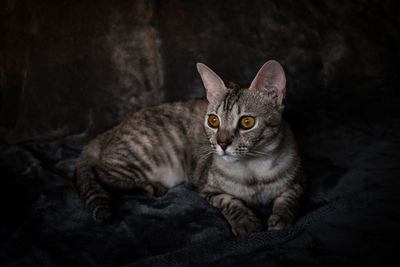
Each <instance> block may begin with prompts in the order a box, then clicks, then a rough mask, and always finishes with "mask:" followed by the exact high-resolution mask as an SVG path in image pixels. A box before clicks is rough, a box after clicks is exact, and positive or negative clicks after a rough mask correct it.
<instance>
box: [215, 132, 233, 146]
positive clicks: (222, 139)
mask: <svg viewBox="0 0 400 267" xmlns="http://www.w3.org/2000/svg"><path fill="white" fill-rule="evenodd" d="M232 138H233V136H231V134H230V132H229V131H227V130H225V129H222V130H220V131H219V132H218V136H217V143H218V145H219V146H220V147H221V148H222V150H226V148H227V147H228V146H229V145H230V144H232Z"/></svg>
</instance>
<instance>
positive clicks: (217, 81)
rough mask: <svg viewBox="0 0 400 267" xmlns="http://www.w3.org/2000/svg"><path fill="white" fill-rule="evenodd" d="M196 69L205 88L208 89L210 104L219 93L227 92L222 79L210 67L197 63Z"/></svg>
mask: <svg viewBox="0 0 400 267" xmlns="http://www.w3.org/2000/svg"><path fill="white" fill-rule="evenodd" d="M196 67H197V71H198V72H199V73H200V76H201V79H202V80H203V84H204V87H205V88H206V93H207V99H208V102H210V101H211V100H212V99H213V97H214V96H215V95H216V94H217V93H219V92H221V91H225V90H227V88H226V86H225V84H224V82H223V81H222V79H221V78H220V77H219V76H218V75H217V74H216V73H215V72H213V71H212V70H211V69H210V68H209V67H207V66H206V65H204V64H203V63H197V64H196Z"/></svg>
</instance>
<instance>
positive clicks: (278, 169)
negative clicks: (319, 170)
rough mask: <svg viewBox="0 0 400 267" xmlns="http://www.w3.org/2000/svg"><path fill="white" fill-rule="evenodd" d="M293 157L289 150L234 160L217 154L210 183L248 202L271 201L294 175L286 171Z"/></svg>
mask: <svg viewBox="0 0 400 267" xmlns="http://www.w3.org/2000/svg"><path fill="white" fill-rule="evenodd" d="M292 160H293V158H292V157H291V155H290V154H288V155H285V156H283V157H279V158H267V157H259V158H254V159H249V160H243V161H234V162H228V161H225V160H224V159H222V158H217V159H216V160H215V170H214V171H211V172H210V177H209V183H211V184H212V185H213V186H217V187H218V188H219V189H221V190H222V191H224V192H226V193H228V194H231V195H233V196H235V197H237V198H240V199H242V200H245V201H246V202H250V203H268V202H269V201H271V200H272V199H274V198H276V197H277V196H278V195H280V194H282V193H283V191H285V189H286V187H287V183H288V181H289V180H290V179H291V178H292V177H291V176H290V175H289V174H288V172H287V171H286V169H287V168H288V167H289V166H290V165H291V162H292Z"/></svg>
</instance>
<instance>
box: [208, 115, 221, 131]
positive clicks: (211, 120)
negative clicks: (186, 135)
mask: <svg viewBox="0 0 400 267" xmlns="http://www.w3.org/2000/svg"><path fill="white" fill-rule="evenodd" d="M208 125H209V126H210V127H212V128H217V127H218V126H219V119H218V117H217V116H216V115H209V116H208Z"/></svg>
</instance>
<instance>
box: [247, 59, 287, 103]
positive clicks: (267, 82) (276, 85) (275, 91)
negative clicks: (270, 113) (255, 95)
mask: <svg viewBox="0 0 400 267" xmlns="http://www.w3.org/2000/svg"><path fill="white" fill-rule="evenodd" d="M249 89H250V90H261V91H263V92H265V93H266V94H267V95H268V97H269V98H270V99H271V101H273V102H275V103H276V104H278V105H281V104H282V101H283V99H284V98H285V95H286V76H285V71H284V70H283V68H282V66H281V64H279V62H278V61H276V60H269V61H267V62H266V63H265V64H264V65H263V66H262V67H261V69H260V70H259V71H258V73H257V75H256V77H255V78H254V80H253V82H252V83H251V85H250V87H249Z"/></svg>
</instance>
